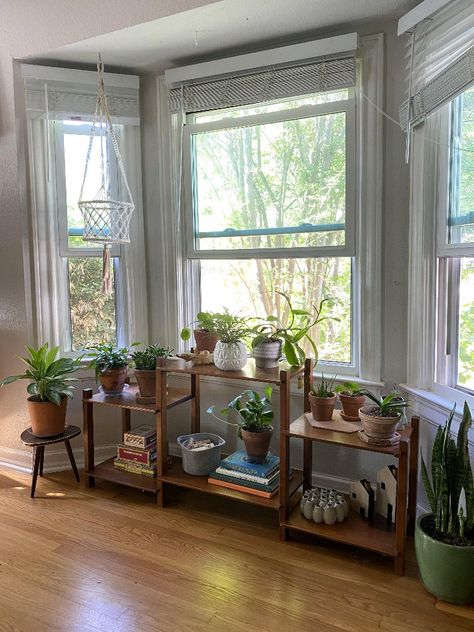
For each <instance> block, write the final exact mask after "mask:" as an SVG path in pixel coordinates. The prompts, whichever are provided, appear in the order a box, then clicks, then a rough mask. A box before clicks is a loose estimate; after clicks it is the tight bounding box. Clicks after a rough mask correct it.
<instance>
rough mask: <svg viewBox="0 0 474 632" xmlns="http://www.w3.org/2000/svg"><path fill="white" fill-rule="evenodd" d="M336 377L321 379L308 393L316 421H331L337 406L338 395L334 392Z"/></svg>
mask: <svg viewBox="0 0 474 632" xmlns="http://www.w3.org/2000/svg"><path fill="white" fill-rule="evenodd" d="M335 379H336V376H335V375H333V376H332V377H331V378H325V377H324V374H322V375H321V379H320V380H319V381H318V382H316V383H315V384H314V385H313V388H312V389H311V391H310V392H309V393H308V398H309V405H310V407H311V414H312V415H313V418H314V419H315V420H316V421H331V420H332V414H333V412H334V407H335V405H336V393H335V392H334V381H335Z"/></svg>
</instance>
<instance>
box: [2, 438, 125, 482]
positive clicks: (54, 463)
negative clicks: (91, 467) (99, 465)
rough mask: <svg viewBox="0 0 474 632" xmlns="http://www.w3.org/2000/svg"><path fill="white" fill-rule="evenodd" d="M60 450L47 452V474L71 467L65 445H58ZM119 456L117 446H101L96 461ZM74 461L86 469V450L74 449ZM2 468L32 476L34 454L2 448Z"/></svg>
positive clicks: (45, 471)
mask: <svg viewBox="0 0 474 632" xmlns="http://www.w3.org/2000/svg"><path fill="white" fill-rule="evenodd" d="M57 445H58V448H57V449H55V450H52V449H51V448H48V449H47V450H46V451H45V456H44V466H43V471H44V473H45V474H47V473H53V472H62V471H64V470H68V469H69V468H70V467H71V464H70V463H69V458H68V455H67V452H66V448H65V447H64V444H62V443H58V444H57ZM116 454H117V444H116V443H114V444H110V445H105V446H100V447H98V448H96V449H95V459H96V460H97V461H98V462H100V461H105V460H106V459H110V458H111V457H113V456H114V455H116ZM74 459H75V461H76V464H77V467H78V468H83V467H84V450H83V448H74ZM0 467H6V468H9V469H12V470H16V471H17V472H24V473H26V474H31V472H32V470H33V459H32V452H31V451H29V450H28V451H27V450H18V449H13V448H2V447H0Z"/></svg>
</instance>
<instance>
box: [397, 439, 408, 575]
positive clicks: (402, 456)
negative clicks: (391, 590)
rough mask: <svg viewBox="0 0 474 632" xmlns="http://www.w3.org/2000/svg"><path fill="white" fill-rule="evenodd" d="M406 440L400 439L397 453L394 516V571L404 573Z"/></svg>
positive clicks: (406, 486)
mask: <svg viewBox="0 0 474 632" xmlns="http://www.w3.org/2000/svg"><path fill="white" fill-rule="evenodd" d="M407 488H408V441H407V440H406V439H402V440H400V453H399V455H398V480H397V510H396V516H395V543H396V548H397V557H396V558H395V573H396V574H397V575H404V574H405V548H406V537H407V513H408V512H407Z"/></svg>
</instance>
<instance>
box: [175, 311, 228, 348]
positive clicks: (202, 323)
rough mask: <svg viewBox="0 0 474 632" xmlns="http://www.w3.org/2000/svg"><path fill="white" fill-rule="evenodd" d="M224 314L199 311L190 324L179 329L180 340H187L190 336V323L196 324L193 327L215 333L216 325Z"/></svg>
mask: <svg viewBox="0 0 474 632" xmlns="http://www.w3.org/2000/svg"><path fill="white" fill-rule="evenodd" d="M224 316H225V314H220V313H219V312H199V313H198V314H197V316H196V320H195V321H194V322H193V323H191V325H188V326H187V327H183V328H182V329H181V333H180V337H181V340H184V341H185V342H187V341H188V340H189V339H190V338H191V334H192V331H191V326H192V325H196V327H195V328H196V329H199V330H201V331H207V332H209V333H217V327H218V325H219V323H220V322H221V319H222V318H223V317H224Z"/></svg>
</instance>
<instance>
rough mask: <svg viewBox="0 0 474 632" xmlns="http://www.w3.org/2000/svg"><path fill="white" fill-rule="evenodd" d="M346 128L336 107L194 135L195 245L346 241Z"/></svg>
mask: <svg viewBox="0 0 474 632" xmlns="http://www.w3.org/2000/svg"><path fill="white" fill-rule="evenodd" d="M345 129H346V115H345V112H337V113H335V114H326V115H321V116H312V117H308V118H303V119H296V120H289V121H283V122H278V123H267V124H263V125H252V126H249V127H241V128H233V129H223V130H215V131H210V132H200V133H197V134H194V135H193V141H194V143H193V146H194V166H195V177H194V199H195V205H196V207H195V213H196V218H195V230H196V246H197V248H199V249H235V248H241V249H248V248H295V247H311V246H312V247H314V246H334V245H344V243H345V231H344V223H345V206H346V190H345V189H346V187H345V170H346V142H345ZM302 224H303V225H305V226H301V225H302ZM314 226H316V227H317V231H316V232H315V231H314ZM229 230H234V231H238V232H237V235H236V236H227V235H226V236H222V235H219V234H216V233H219V232H221V231H229ZM255 231H256V232H257V234H251V235H249V234H248V232H250V233H252V232H253V233H255Z"/></svg>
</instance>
